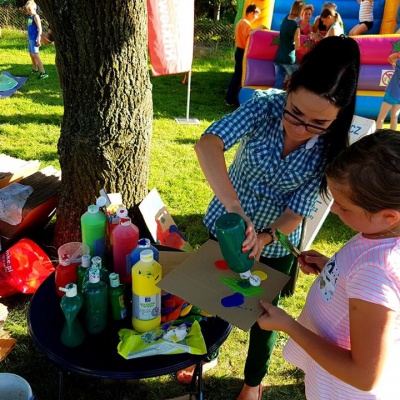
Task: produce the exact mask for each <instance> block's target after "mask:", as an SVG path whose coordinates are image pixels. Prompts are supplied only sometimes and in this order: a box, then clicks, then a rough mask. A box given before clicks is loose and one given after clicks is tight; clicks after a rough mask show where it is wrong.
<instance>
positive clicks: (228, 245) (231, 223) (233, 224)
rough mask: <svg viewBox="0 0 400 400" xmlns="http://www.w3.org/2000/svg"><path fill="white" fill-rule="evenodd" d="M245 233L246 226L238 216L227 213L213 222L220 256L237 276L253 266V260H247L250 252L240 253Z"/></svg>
mask: <svg viewBox="0 0 400 400" xmlns="http://www.w3.org/2000/svg"><path fill="white" fill-rule="evenodd" d="M245 232H246V224H245V222H244V219H243V218H242V217H241V216H240V215H239V214H236V213H227V214H224V215H221V216H220V217H219V218H218V219H217V220H216V221H215V233H216V236H217V239H218V243H219V246H220V248H221V252H222V255H223V257H224V259H225V261H226V263H227V264H228V266H229V268H230V269H231V270H232V271H233V272H237V273H239V274H241V273H243V272H247V271H249V270H250V269H251V268H252V267H253V265H254V258H249V253H250V250H249V251H247V252H246V253H243V252H242V244H243V242H244V240H245V239H246V233H245Z"/></svg>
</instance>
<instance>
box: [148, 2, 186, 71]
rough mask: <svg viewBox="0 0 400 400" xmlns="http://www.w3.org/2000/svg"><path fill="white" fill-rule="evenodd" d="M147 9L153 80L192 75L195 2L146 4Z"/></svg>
mask: <svg viewBox="0 0 400 400" xmlns="http://www.w3.org/2000/svg"><path fill="white" fill-rule="evenodd" d="M147 9H148V30H149V52H150V62H151V71H152V74H153V76H158V75H169V74H177V73H180V72H188V71H190V70H191V68H192V61H193V33H194V0H147Z"/></svg>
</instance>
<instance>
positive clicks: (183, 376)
mask: <svg viewBox="0 0 400 400" xmlns="http://www.w3.org/2000/svg"><path fill="white" fill-rule="evenodd" d="M217 363H218V358H215V359H214V360H212V361H209V362H207V361H203V362H202V364H203V368H202V369H203V373H205V372H207V371H209V370H210V369H211V368H214V367H215V366H216V365H217ZM195 368H196V366H195V365H191V366H190V367H187V368H185V369H181V370H179V371H178V372H177V373H176V379H177V381H178V382H180V383H183V384H184V385H190V384H191V383H192V380H193V374H194V370H195Z"/></svg>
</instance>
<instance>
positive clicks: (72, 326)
mask: <svg viewBox="0 0 400 400" xmlns="http://www.w3.org/2000/svg"><path fill="white" fill-rule="evenodd" d="M59 290H61V291H62V292H65V296H63V297H62V299H61V302H60V306H61V309H62V311H63V313H64V316H65V324H64V327H63V330H62V332H61V342H62V343H63V344H64V345H65V346H67V347H77V346H79V345H80V344H82V342H83V341H84V339H85V332H84V330H83V328H82V325H81V323H80V322H79V319H78V314H79V311H80V309H81V308H82V305H83V300H82V295H81V294H80V293H78V290H77V285H76V284H75V283H68V285H66V287H65V288H63V287H60V288H59Z"/></svg>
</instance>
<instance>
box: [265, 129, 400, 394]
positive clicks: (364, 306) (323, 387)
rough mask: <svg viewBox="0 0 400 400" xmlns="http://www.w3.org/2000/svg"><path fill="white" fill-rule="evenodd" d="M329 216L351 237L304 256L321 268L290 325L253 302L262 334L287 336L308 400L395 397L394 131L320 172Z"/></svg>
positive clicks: (398, 245)
mask: <svg viewBox="0 0 400 400" xmlns="http://www.w3.org/2000/svg"><path fill="white" fill-rule="evenodd" d="M325 175H326V177H327V181H328V186H329V188H330V191H331V193H332V196H333V198H334V203H333V205H332V209H331V211H332V212H333V213H335V214H337V215H338V216H339V217H340V219H341V220H342V221H343V222H344V223H345V224H346V225H348V226H349V227H350V228H352V229H354V230H356V231H358V232H359V233H358V234H357V235H355V236H354V237H353V238H352V239H350V241H349V242H348V243H347V244H346V245H344V246H343V247H342V249H340V250H339V251H338V252H337V253H336V254H335V255H334V256H333V257H332V258H330V259H329V258H328V257H325V256H323V255H322V254H320V253H318V252H316V251H312V250H311V251H305V252H303V253H302V254H301V256H300V260H299V261H300V264H301V266H302V270H303V272H305V273H310V272H311V273H315V272H317V270H318V272H320V275H319V277H318V278H317V279H316V280H315V282H314V283H313V285H312V286H311V288H310V291H309V293H308V296H307V300H306V304H305V306H304V309H303V311H302V312H301V315H300V316H299V318H298V320H297V322H296V321H295V320H294V319H293V318H292V317H290V316H289V315H288V314H286V312H285V311H283V310H281V309H279V308H277V307H275V306H273V305H271V304H269V303H268V302H266V301H262V306H263V308H264V309H265V312H264V314H263V315H262V316H261V317H260V318H259V319H258V324H259V325H260V327H261V328H262V329H266V330H271V329H274V330H279V331H282V332H285V333H287V334H288V335H289V336H290V338H289V340H288V342H287V344H286V346H285V348H284V350H283V356H284V357H285V359H286V360H287V361H289V362H291V363H292V364H294V365H296V366H297V367H299V368H301V369H302V370H303V371H304V372H305V389H306V393H305V394H306V397H307V399H308V400H317V399H318V400H322V399H329V400H332V399H335V400H349V399H363V400H378V399H379V400H394V399H397V398H398V394H395V393H399V391H400V380H399V378H398V371H399V366H400V135H399V133H398V132H395V131H392V130H378V131H376V132H375V133H373V134H371V135H368V136H365V137H363V138H361V139H360V140H358V141H357V142H355V143H354V144H352V145H351V146H350V147H348V148H347V149H345V150H343V151H342V152H341V153H340V154H339V156H337V157H336V158H335V159H334V160H333V162H332V163H331V164H330V165H328V167H327V169H326V170H325Z"/></svg>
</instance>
